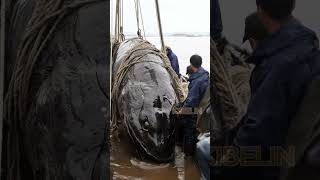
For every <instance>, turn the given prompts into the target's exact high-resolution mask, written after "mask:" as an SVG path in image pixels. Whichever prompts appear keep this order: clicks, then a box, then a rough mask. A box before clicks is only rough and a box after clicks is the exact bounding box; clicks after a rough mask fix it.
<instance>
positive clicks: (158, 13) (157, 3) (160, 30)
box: [155, 0, 165, 52]
mask: <svg viewBox="0 0 320 180" xmlns="http://www.w3.org/2000/svg"><path fill="white" fill-rule="evenodd" d="M155 1H156V9H157V17H158V26H159V32H160V39H161V47H162V51H163V52H165V46H164V40H163V33H162V26H161V17H160V7H159V2H158V0H155Z"/></svg>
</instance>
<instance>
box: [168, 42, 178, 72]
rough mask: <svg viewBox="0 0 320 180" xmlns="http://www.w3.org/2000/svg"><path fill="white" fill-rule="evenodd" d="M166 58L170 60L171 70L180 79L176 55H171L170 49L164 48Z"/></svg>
mask: <svg viewBox="0 0 320 180" xmlns="http://www.w3.org/2000/svg"><path fill="white" fill-rule="evenodd" d="M166 51H167V56H168V58H169V60H170V63H171V67H172V69H173V70H174V71H175V72H176V74H177V75H178V77H180V68H179V60H178V57H177V56H176V54H174V53H173V51H172V49H171V48H170V47H166Z"/></svg>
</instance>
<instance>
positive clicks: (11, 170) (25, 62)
mask: <svg viewBox="0 0 320 180" xmlns="http://www.w3.org/2000/svg"><path fill="white" fill-rule="evenodd" d="M99 1H103V0H77V1H68V2H65V1H64V0H37V1H35V7H34V10H33V13H32V16H31V18H30V20H29V23H28V26H27V29H26V33H25V34H24V37H23V40H22V41H21V44H20V46H19V50H18V54H17V58H16V61H15V62H16V64H15V66H14V71H13V74H12V77H11V80H10V83H9V88H8V93H7V95H6V98H5V109H4V110H5V119H6V120H7V121H8V122H9V123H10V132H11V133H10V132H9V135H8V136H9V138H10V142H9V144H8V148H10V147H12V149H9V150H8V152H9V153H10V154H11V153H12V155H11V156H8V179H21V178H22V177H21V175H20V174H19V172H20V171H19V168H20V155H21V153H22V152H20V151H21V148H20V147H19V146H21V144H22V142H21V138H22V137H20V136H19V135H21V133H20V134H19V132H21V130H22V129H23V124H24V121H25V119H26V114H27V113H28V111H29V107H30V103H31V102H32V100H30V99H32V96H31V94H32V92H30V89H31V87H30V83H31V77H32V75H33V68H34V67H35V65H36V63H37V62H38V59H39V56H40V55H41V52H42V51H43V49H44V48H45V47H46V45H47V43H48V42H49V41H50V39H51V37H52V36H53V34H54V32H55V30H56V29H57V26H58V25H59V23H61V21H62V20H63V18H64V17H65V16H67V15H68V14H70V13H72V12H74V10H75V9H78V8H80V7H82V6H84V5H87V4H89V3H95V2H99ZM30 97H31V98H30ZM10 143H12V144H10Z"/></svg>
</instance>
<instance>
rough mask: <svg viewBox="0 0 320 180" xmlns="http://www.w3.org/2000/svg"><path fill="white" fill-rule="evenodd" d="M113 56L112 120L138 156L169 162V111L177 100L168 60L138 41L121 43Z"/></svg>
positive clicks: (171, 147) (171, 143) (171, 131)
mask: <svg viewBox="0 0 320 180" xmlns="http://www.w3.org/2000/svg"><path fill="white" fill-rule="evenodd" d="M113 54H114V57H113V60H114V64H113V87H112V97H113V99H112V102H113V105H112V107H113V109H112V113H113V116H117V121H118V122H119V120H120V123H119V124H122V126H121V127H123V129H125V132H126V134H127V135H129V137H130V139H131V142H132V143H133V145H134V147H135V148H136V149H137V150H138V152H139V153H140V154H144V155H146V157H148V158H149V159H152V160H154V161H157V162H167V161H170V160H172V158H173V155H174V120H173V118H172V109H173V108H174V105H175V104H176V103H178V102H179V97H180V96H179V95H177V94H179V93H176V92H177V90H176V86H175V83H176V82H177V81H175V80H174V79H175V78H177V77H175V76H176V75H174V74H173V73H172V72H173V70H172V68H171V66H170V63H169V64H168V62H169V61H168V59H166V58H167V57H166V56H165V55H164V54H162V53H161V52H160V51H159V50H157V49H156V48H155V47H154V46H153V45H152V44H150V43H148V42H147V41H145V40H142V39H139V38H134V39H129V40H126V41H124V42H122V43H120V44H119V45H118V47H117V48H116V49H114V53H113ZM113 120H114V119H113ZM113 124H114V123H113Z"/></svg>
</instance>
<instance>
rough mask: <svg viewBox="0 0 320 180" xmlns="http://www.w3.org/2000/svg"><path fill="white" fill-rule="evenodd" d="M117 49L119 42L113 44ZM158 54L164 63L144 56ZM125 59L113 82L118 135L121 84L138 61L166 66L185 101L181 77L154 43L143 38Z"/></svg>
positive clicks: (114, 131) (113, 130)
mask: <svg viewBox="0 0 320 180" xmlns="http://www.w3.org/2000/svg"><path fill="white" fill-rule="evenodd" d="M113 47H114V48H115V49H114V50H115V51H117V49H118V47H119V44H118V45H114V46H113ZM115 51H114V52H113V62H115V58H117V53H116V52H115ZM150 54H152V55H156V56H158V57H160V58H161V59H162V63H158V62H155V61H152V60H147V58H144V57H145V56H147V55H150ZM122 59H123V60H119V61H121V64H120V66H119V68H118V69H117V71H116V72H115V73H114V76H113V83H112V91H111V93H112V94H111V96H112V105H111V106H112V119H111V134H115V135H117V133H118V132H117V129H118V124H119V123H120V114H119V111H118V105H117V103H118V97H119V94H120V92H121V85H122V82H123V80H124V78H125V76H126V74H127V73H128V72H129V70H130V68H131V67H133V66H134V65H135V64H137V63H146V62H153V63H158V64H160V65H161V66H163V68H165V69H166V70H167V71H168V73H169V74H170V76H171V78H172V82H173V84H172V85H173V88H174V90H175V92H176V96H177V98H178V100H179V102H183V101H184V99H185V94H184V91H183V87H182V84H181V81H180V79H179V78H178V76H177V74H176V73H175V71H174V70H173V69H172V67H171V64H170V61H169V59H168V57H167V56H166V55H165V54H164V53H162V52H161V51H160V50H158V49H157V48H156V47H155V46H154V45H152V44H151V43H149V42H148V41H145V40H141V41H140V42H139V43H138V44H136V45H135V47H133V48H132V49H131V50H130V51H129V52H127V54H126V55H125V56H123V57H122Z"/></svg>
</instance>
